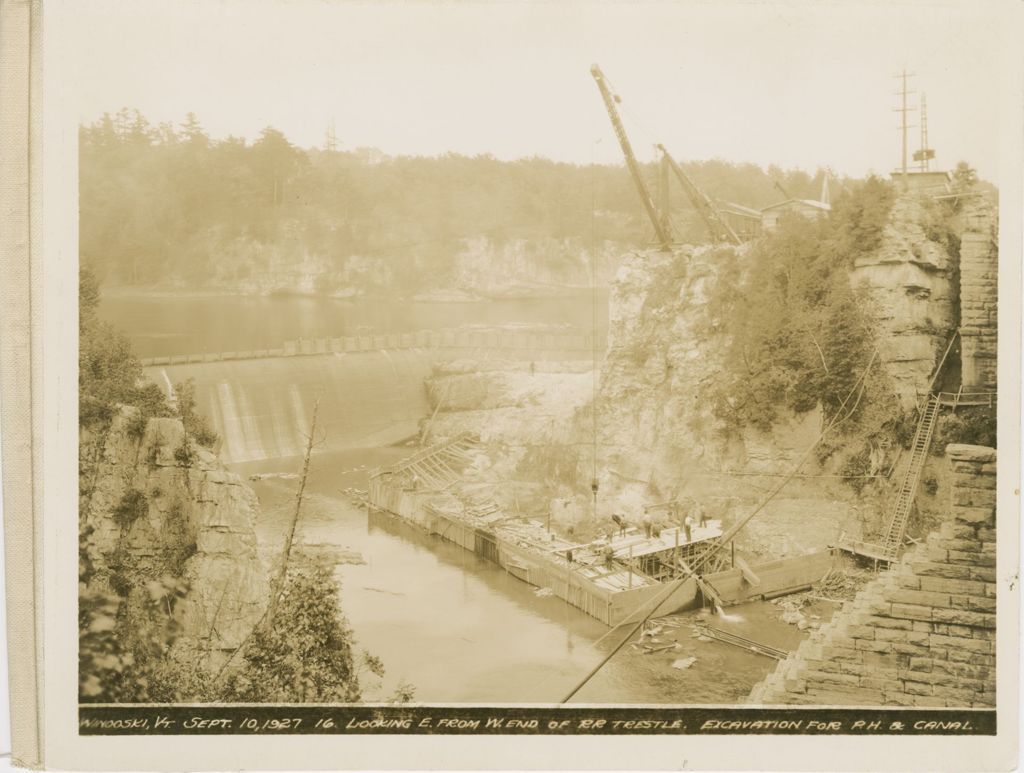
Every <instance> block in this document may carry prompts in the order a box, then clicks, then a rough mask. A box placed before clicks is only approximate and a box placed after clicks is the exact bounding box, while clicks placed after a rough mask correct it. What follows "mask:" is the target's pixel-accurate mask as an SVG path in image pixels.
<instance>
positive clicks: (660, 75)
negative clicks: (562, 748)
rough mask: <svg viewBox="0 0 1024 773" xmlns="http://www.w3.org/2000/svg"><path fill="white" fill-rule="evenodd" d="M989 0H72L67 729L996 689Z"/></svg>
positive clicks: (667, 709) (923, 723)
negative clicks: (72, 656) (72, 661)
mask: <svg viewBox="0 0 1024 773" xmlns="http://www.w3.org/2000/svg"><path fill="white" fill-rule="evenodd" d="M999 5H1002V4H992V5H991V6H986V5H981V6H972V5H971V4H968V3H945V4H942V5H941V9H940V10H939V12H931V11H930V10H927V9H925V8H924V7H923V6H919V5H917V4H894V5H891V6H883V5H877V4H868V3H852V2H851V3H836V4H829V5H827V6H820V5H809V4H786V5H781V4H721V5H708V4H702V3H691V2H678V3H642V4H637V5H633V4H619V3H607V4H604V3H601V4H582V3H575V2H566V3H547V4H541V3H529V2H510V3H487V2H481V3H454V2H438V3H379V4H365V3H357V2H309V3H284V2H269V1H268V2H256V3H248V4H244V5H242V4H232V3H217V4H200V3H194V2H168V3H161V4H155V3H142V4H139V5H137V6H133V7H129V6H127V5H125V4H113V3H104V2H96V3H83V4H80V5H79V7H77V8H75V9H74V10H73V11H71V10H69V9H68V8H67V4H65V3H57V4H55V5H54V6H53V7H55V8H59V9H60V10H61V14H62V15H64V16H65V17H66V18H65V19H64V21H62V22H61V27H60V30H61V31H60V34H59V35H57V36H56V37H55V39H56V42H55V43H54V45H59V46H60V47H61V53H60V57H61V59H62V60H63V61H65V62H72V63H74V73H75V74H74V76H73V78H72V77H70V76H69V83H70V84H71V85H69V86H68V87H67V88H66V89H65V91H64V92H63V93H64V94H65V96H64V97H62V100H63V107H64V108H65V111H66V112H67V113H68V114H70V115H71V116H72V117H73V121H74V124H75V125H74V126H68V127H67V128H66V129H65V130H64V131H65V134H66V136H65V137H64V138H63V140H62V141H63V142H65V143H68V144H69V145H70V146H71V147H73V150H72V151H70V152H71V153H73V158H75V159H76V163H77V170H76V171H75V172H74V175H73V176H74V179H73V181H72V183H71V184H72V185H74V186H75V194H74V196H75V200H76V204H75V217H76V218H77V225H76V228H77V248H76V249H77V255H65V256H64V258H63V259H62V260H63V261H64V263H63V266H64V269H65V270H66V272H68V273H67V276H69V277H70V276H73V274H74V273H75V272H76V273H77V281H78V289H77V297H78V307H77V320H78V324H77V397H78V399H77V448H78V451H77V465H78V467H77V473H78V497H77V506H78V511H77V512H78V516H77V523H78V585H77V587H78V593H77V620H78V637H77V674H78V680H77V688H76V687H75V686H74V685H73V684H71V683H68V684H65V685H64V686H63V688H62V689H63V690H65V691H71V690H77V692H76V693H75V694H74V696H71V695H70V693H69V697H68V699H69V700H73V701H74V702H76V703H77V704H78V712H79V727H78V732H79V733H80V734H83V735H147V734H191V733H199V734H243V733H250V734H263V733H277V734H280V735H287V734H295V733H300V734H301V733H338V732H347V733H394V734H407V733H478V734H480V733H527V734H545V733H554V734H558V733H597V734H602V733H613V734H630V733H652V734H679V733H712V734H715V733H750V732H768V733H773V732H782V733H794V734H800V733H809V732H814V731H818V732H823V733H839V734H854V735H856V734H857V733H858V732H859V733H862V734H871V733H880V734H886V733H901V732H905V733H912V734H917V735H942V734H953V735H957V734H959V735H978V734H981V735H992V734H995V733H996V712H995V708H996V703H997V696H998V695H999V690H1002V689H1003V685H1002V684H1001V683H1000V684H999V690H997V676H996V675H997V664H999V661H998V660H997V651H996V637H997V632H999V630H1000V627H999V626H1001V625H1003V624H1004V623H1003V622H1000V623H999V625H997V614H996V609H997V600H998V599H999V596H998V595H997V588H999V593H1000V594H1001V593H1003V592H1004V591H1003V588H1005V587H1006V586H1005V585H1000V584H999V582H1000V577H1008V576H1009V575H1011V574H1013V573H1014V572H1015V571H1016V558H1015V556H1014V557H1013V565H1012V566H1010V565H1006V564H1002V565H1000V566H998V569H999V571H998V573H997V531H999V532H1000V538H1001V539H1003V538H1004V534H1003V532H1002V531H1001V529H997V518H996V511H997V506H996V505H997V487H1002V486H1004V485H1009V486H1010V488H1011V489H1012V487H1013V485H1015V484H1014V481H1015V480H1017V475H1018V472H1019V471H1016V472H1015V471H1012V470H1011V477H1012V479H1007V480H1006V481H1005V482H1004V481H1003V480H1002V478H1001V475H1000V476H997V474H996V471H997V460H998V459H999V458H1000V457H999V454H1000V451H999V450H997V445H998V443H997V436H998V437H999V438H1001V439H1003V440H1004V441H1006V442H1009V443H1010V444H1011V445H1012V446H1014V449H1013V451H1012V454H1013V455H1012V456H1011V457H1010V458H1011V460H1012V459H1016V456H1015V454H1016V453H1017V450H1016V446H1017V445H1018V444H1019V437H1018V434H1017V433H1018V428H1017V427H1016V426H1015V425H1014V426H1010V425H1006V426H1004V425H1003V424H1002V423H1000V422H998V421H997V417H998V414H999V410H1000V407H1001V402H1002V401H1003V400H1006V401H1008V403H1009V405H1008V406H1004V407H1012V409H1013V410H1014V411H1015V410H1016V406H1017V404H1018V402H1019V393H1017V391H1016V384H1017V378H1018V377H1019V370H1018V371H1017V372H1016V373H1014V372H1010V371H1009V370H1008V369H1004V368H1003V367H1002V366H1003V365H1004V364H1005V363H1002V361H1001V359H1000V357H999V341H1000V335H1002V333H1001V331H1000V330H999V312H1000V301H999V295H1000V289H1003V290H1004V292H1005V291H1007V290H1008V291H1009V292H1010V293H1011V295H1010V296H1009V303H1010V304H1011V305H1016V304H1018V303H1019V301H1018V299H1017V298H1016V293H1017V292H1018V290H1019V288H1017V287H1016V286H1013V287H1009V288H1001V287H1000V281H999V279H1000V197H1001V193H1003V187H1002V181H1003V180H1005V179H1006V176H1007V175H1011V176H1012V175H1014V174H1015V171H1014V166H1013V162H1011V161H1008V160H1007V159H1006V158H1005V157H1003V156H1001V148H1002V147H1003V145H1002V144H1001V135H1000V130H999V122H1000V120H1001V119H1002V116H1003V115H1004V113H1003V110H1002V107H1001V102H1000V100H1001V98H1002V94H1003V92H1002V91H1001V87H1000V73H1001V71H1002V68H1003V67H1004V66H1005V60H1004V58H1003V51H1002V49H1001V48H1000V46H998V45H989V44H988V43H987V42H986V41H988V40H991V39H993V38H999V35H1000V34H1001V33H1000V32H999V24H1000V14H999V13H997V10H998V9H997V6H999ZM69 20H70V21H69ZM72 22H73V23H72ZM76 131H77V137H75V132H76ZM1017 171H1019V169H1018V170H1017ZM1018 182H1019V181H1018ZM1004 195H1005V194H1004ZM1004 217H1005V215H1004ZM1015 227H1016V226H1015ZM1017 246H1018V247H1019V245H1017ZM1007 257H1008V258H1009V259H1010V260H1011V261H1014V262H1019V258H1020V256H1019V254H1011V255H1009V256H1006V255H1004V260H1005V259H1006V258H1007ZM75 266H77V268H73V267H75ZM66 281H67V280H66ZM68 313H70V312H68ZM1014 313H1015V314H1017V313H1019V312H1014ZM70 318H71V319H73V318H74V316H73V314H72V316H71V317H70ZM75 332H76V331H75V329H74V328H69V329H66V330H64V331H63V334H64V336H65V338H66V340H65V341H64V342H63V344H62V345H63V346H66V347H68V351H71V352H73V351H74V350H75V349H74V346H75V344H74V342H73V341H72V338H73V336H74V335H75ZM1010 332H1011V334H1012V336H1011V340H1013V341H1017V340H1018V339H1017V335H1018V334H1019V330H1011V331H1010ZM1011 356H1012V357H1013V358H1016V357H1017V356H1018V355H1017V353H1015V352H1014V353H1012V355H1011ZM1016 363H1017V360H1016V359H1014V360H1013V362H1012V363H1010V364H1011V365H1014V366H1015V367H1016ZM1004 373H1009V376H1005V375H1003V374H1004ZM1006 377H1008V378H1009V379H1010V382H1009V384H1004V383H1003V378H1006ZM1006 386H1010V391H1007V390H1006V388H1005V387H1006ZM69 415H70V414H68V416H69ZM1007 432H1008V433H1009V434H1006V433H1007ZM1002 469H1003V468H1002V467H1000V470H1002ZM1013 504H1014V507H1016V506H1017V503H1013ZM1000 514H1001V515H1004V518H1003V519H1001V522H1002V523H1006V524H1007V527H1006V528H1007V529H1012V530H1011V531H1008V532H1006V533H1007V534H1008V535H1009V536H1008V539H1009V540H1010V541H1011V542H1012V543H1014V544H1015V542H1016V539H1017V531H1016V529H1017V522H1016V519H1017V513H1016V512H1014V511H1012V510H1011V511H1009V512H1006V513H1003V512H1002V510H1000ZM1009 520H1012V521H1013V524H1012V527H1011V526H1010V525H1009ZM65 521H66V522H68V523H70V521H69V520H68V519H67V518H65ZM1014 598H1016V596H1014ZM1000 620H1002V618H1000ZM1009 624H1010V625H1011V626H1015V625H1016V618H1013V619H1012V620H1011V621H1010V622H1009ZM1013 636H1014V637H1015V636H1016V633H1013ZM1015 641H1016V640H1015V639H1014V640H1013V641H1012V642H1011V643H1012V645H1013V646H1012V648H1011V649H1010V650H1006V651H1004V650H1002V649H1000V651H999V652H998V658H1000V659H1002V658H1008V659H1011V660H1013V661H1016V659H1017V657H1018V655H1017V650H1016V644H1015ZM1007 689H1010V690H1011V692H1010V693H1008V695H1010V696H1013V698H1012V699H1013V701H1014V702H1015V701H1016V695H1017V692H1016V689H1017V688H1016V685H1015V684H1014V685H1012V686H1009V687H1008V688H1007ZM281 706H287V707H290V708H289V709H288V710H286V711H285V710H276V709H275V707H281ZM438 706H444V707H447V708H448V709H449V711H448V713H445V712H443V711H439V710H437V709H436V708H435V709H433V710H427V709H429V708H430V707H438ZM153 707H163V709H161V710H160V711H155V710H154V708H153ZM331 707H334V708H333V709H332V708H331ZM493 707H504V710H503V711H500V712H499V711H494V710H492V709H493ZM531 707H532V708H531ZM534 709H535V710H534ZM781 709H785V711H782V710H781ZM794 709H799V710H800V711H798V712H797V713H794V712H793V711H792V710H794ZM805 710H806V711H805ZM895 710H901V711H902V710H905V711H907V712H910V713H909V714H908V717H909V718H908V719H907V720H906V721H905V722H901V721H893V720H899V719H900V717H899V716H897V715H896V714H893V713H892V712H893V711H895ZM560 712H566V713H564V714H561V713H560ZM569 712H575V713H569ZM694 712H697V713H694ZM700 712H703V713H700ZM562 716H565V717H566V718H567V719H565V720H564V722H565V723H566V724H564V725H561V726H560V725H559V722H560V721H563V720H560V719H559V718H560V717H562ZM570 717H571V724H570V720H569V719H568V718H570Z"/></svg>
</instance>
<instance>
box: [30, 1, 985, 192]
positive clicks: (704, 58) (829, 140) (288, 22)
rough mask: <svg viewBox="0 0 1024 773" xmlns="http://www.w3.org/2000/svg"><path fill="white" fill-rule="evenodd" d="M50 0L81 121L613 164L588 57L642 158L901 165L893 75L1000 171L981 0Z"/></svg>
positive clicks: (943, 153)
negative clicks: (130, 110) (658, 150)
mask: <svg viewBox="0 0 1024 773" xmlns="http://www.w3.org/2000/svg"><path fill="white" fill-rule="evenodd" d="M86 6H87V7H86ZM985 9H988V10H985ZM47 11H48V13H53V14H57V15H58V16H59V17H60V18H61V19H64V20H65V21H66V22H67V26H66V27H65V28H64V29H63V33H64V34H66V35H67V38H66V39H63V37H62V38H61V45H62V48H63V50H64V51H66V56H65V58H64V60H63V61H64V62H66V63H67V65H68V67H69V68H73V69H74V71H75V75H74V78H75V85H74V89H73V90H72V92H73V94H74V96H73V99H74V100H75V101H76V102H77V104H76V105H75V107H76V109H77V113H78V115H79V117H80V118H81V119H82V120H93V119H94V118H96V117H97V116H99V115H100V114H101V113H102V112H104V111H110V112H114V111H116V110H117V109H119V108H120V107H122V106H130V107H137V108H139V109H140V110H141V111H142V112H143V113H144V114H145V115H146V116H147V117H148V118H149V119H150V120H152V121H154V122H159V121H175V122H179V121H181V119H182V118H183V116H184V115H185V113H186V112H188V111H193V112H195V113H196V114H198V116H199V118H200V120H201V122H202V124H203V125H204V126H205V127H206V129H207V130H208V131H209V133H210V134H212V135H213V136H215V137H222V136H225V135H227V134H235V135H241V136H245V137H247V138H250V139H251V138H253V137H255V136H256V135H257V133H258V132H259V130H260V129H261V128H262V127H264V126H267V125H273V126H275V127H277V128H279V129H281V130H282V131H284V132H285V133H286V134H287V135H288V137H289V138H291V139H292V140H293V141H294V142H296V143H297V144H299V145H302V146H305V147H308V146H312V145H321V144H322V143H323V140H324V134H325V130H326V128H327V125H328V123H329V121H330V120H331V119H332V118H333V119H334V122H335V126H336V133H337V137H338V140H339V142H340V147H341V148H342V149H352V148H355V147H359V146H375V147H378V148H380V149H382V150H384V151H385V152H387V153H391V154H437V153H444V152H447V151H456V152H460V153H467V154H477V153H491V154H493V155H495V156H498V157H500V158H516V157H522V156H530V155H535V154H537V155H543V156H548V157H550V158H555V159H559V160H567V161H576V162H588V161H591V160H598V161H611V162H618V161H619V160H620V159H621V155H620V153H619V149H618V146H617V144H616V142H615V140H614V136H613V135H612V133H611V127H610V125H609V123H608V119H607V117H606V115H605V113H604V108H603V106H602V103H601V101H600V98H599V95H598V91H597V88H596V86H595V85H594V82H593V80H592V79H591V77H590V72H589V68H590V65H591V63H593V62H598V63H600V65H601V67H602V69H603V70H604V72H605V73H606V75H607V76H608V79H609V80H610V81H611V83H612V84H613V85H614V86H615V88H616V90H617V91H618V93H619V94H620V95H621V97H622V110H623V116H624V120H625V122H626V125H627V129H628V131H629V132H630V135H631V138H632V139H633V142H634V145H635V147H636V149H637V152H638V155H639V156H641V158H652V157H653V150H652V148H651V144H652V143H653V142H655V141H662V142H664V143H665V144H666V145H667V146H668V147H669V149H670V150H671V151H673V152H674V154H675V155H676V157H677V158H679V159H687V160H689V159H703V158H712V157H720V158H724V159H728V160H733V161H752V162H754V163H758V164H763V165H766V164H769V163H777V164H780V165H783V166H800V167H804V168H814V167H817V166H819V165H830V166H832V167H833V168H834V169H836V170H837V171H838V172H840V173H847V174H852V175H862V174H864V173H866V172H868V171H869V170H874V171H878V172H888V171H889V170H890V169H892V168H895V166H896V165H897V164H898V162H899V154H900V138H899V132H898V131H897V128H896V127H897V125H898V116H897V114H896V113H894V112H892V108H893V107H894V106H895V105H896V104H897V97H896V96H895V95H894V93H893V92H895V91H896V89H897V86H898V81H897V80H896V79H894V78H893V77H892V76H893V74H894V73H896V72H897V71H898V70H899V69H900V68H902V67H904V66H906V67H907V68H908V69H909V70H912V71H913V72H915V73H916V74H917V75H916V77H915V78H913V79H912V80H911V86H912V88H914V89H916V90H917V91H918V92H919V93H920V91H922V90H923V91H925V92H926V93H927V98H928V124H929V132H930V139H931V142H930V145H931V146H932V147H933V148H935V149H936V151H937V154H938V157H937V164H938V166H940V167H941V168H947V167H949V168H951V167H952V166H953V165H954V164H955V163H956V162H957V161H958V160H960V159H967V160H969V161H970V162H971V163H972V164H973V165H974V166H976V167H977V168H978V169H979V170H980V171H981V173H982V175H983V176H985V177H988V178H992V177H994V176H995V174H996V170H997V168H998V145H999V143H998V136H997V129H996V127H997V125H998V121H999V104H998V99H997V94H998V93H999V73H1000V66H1001V64H1002V62H1001V56H1002V54H1001V51H1000V43H1001V41H1002V40H1003V37H1002V35H1003V34H1004V30H1002V29H1001V27H1000V24H999V21H998V20H997V18H996V16H995V15H994V14H993V13H992V7H991V6H985V5H980V4H978V3H975V2H960V3H955V4H949V3H928V2H917V3H914V4H894V3H857V4H851V3H845V2H838V3H837V2H817V3H815V4H813V5H808V4H805V3H773V4H766V3H756V4H755V3H735V4H723V3H703V2H679V3H669V2H663V3H643V4H636V3H634V4H630V5H625V4H617V3H597V2H592V3H588V4H586V5H584V4H580V3H574V2H564V3H557V2H551V3H545V4H540V3H514V2H504V3H483V2H461V3H458V4H455V3H388V4H384V3H374V4H362V3H342V2H336V3H326V2H325V3H314V2H294V1H293V2H259V1H258V0H248V2H246V3H244V5H243V4H237V3H227V2H210V0H206V1H205V2H202V3H193V2H173V1H172V0H161V2H159V3H153V4H150V3H140V2H138V0H133V2H131V3H127V2H126V3H118V4H106V3H97V2H91V3H84V2H82V0H73V2H67V3H66V4H63V5H57V4H53V5H51V4H49V3H48V4H47ZM55 24H56V21H54V25H55ZM49 29H50V28H48V32H49ZM919 93H918V94H916V95H913V96H912V103H913V104H917V101H918V96H919ZM911 123H913V124H918V123H919V121H918V118H917V117H916V115H915V116H913V117H912V119H911ZM918 131H919V130H918V129H916V128H915V129H912V130H911V142H910V147H911V150H913V149H916V148H917V147H918V144H919V142H918Z"/></svg>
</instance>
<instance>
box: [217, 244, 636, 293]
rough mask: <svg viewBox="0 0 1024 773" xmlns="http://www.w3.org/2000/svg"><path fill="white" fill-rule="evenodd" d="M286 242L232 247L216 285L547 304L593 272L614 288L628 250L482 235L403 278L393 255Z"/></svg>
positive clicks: (428, 258)
mask: <svg viewBox="0 0 1024 773" xmlns="http://www.w3.org/2000/svg"><path fill="white" fill-rule="evenodd" d="M286 237H287V238H284V239H283V240H281V241H279V242H273V243H263V242H259V241H255V240H250V239H243V238H238V239H235V240H233V241H231V242H229V243H228V244H227V245H226V246H225V248H224V249H223V250H222V252H221V254H220V255H219V256H218V260H217V263H216V267H215V275H214V277H213V279H212V280H211V281H210V282H209V286H210V287H211V289H219V290H223V291H228V292H235V293H243V294H253V295H268V294H271V293H294V294H300V295H324V296H329V297H334V298H351V297H356V296H362V295H374V294H379V293H382V292H388V293H395V292H401V293H405V294H410V295H412V294H416V295H417V296H419V297H422V298H424V299H427V300H430V299H432V298H433V297H435V296H438V294H439V293H448V294H451V293H459V294H461V297H464V298H468V299H473V298H502V297H504V298H530V297H544V296H551V295H558V294H559V293H563V292H566V291H567V290H569V291H571V290H575V289H579V288H587V287H590V285H591V282H592V273H593V275H594V276H595V277H596V280H597V283H598V284H599V285H602V286H604V285H607V283H608V281H609V278H610V277H611V275H612V273H614V270H615V265H616V262H617V259H618V256H619V254H620V253H621V245H618V244H615V243H612V242H604V243H602V244H600V245H599V246H598V247H597V249H596V250H591V249H589V248H588V247H587V246H586V245H585V244H584V243H583V240H581V239H577V238H564V239H555V238H551V237H544V238H536V239H523V238H517V239H504V240H496V239H494V238H491V237H486V236H476V237H468V238H464V239H460V240H456V241H454V242H453V246H452V248H451V249H452V254H451V255H450V256H449V257H448V258H447V259H445V260H443V261H441V260H439V259H438V258H437V256H436V255H433V254H432V253H431V254H425V255H419V254H417V250H416V248H415V246H413V247H409V248H407V252H408V255H407V257H406V263H407V266H408V268H409V270H410V272H409V274H408V275H406V276H397V275H396V274H395V271H394V269H393V266H394V265H395V256H394V255H393V254H390V253H389V254H388V255H386V256H381V255H348V256H337V255H329V254H321V253H314V252H310V251H309V250H308V249H307V248H306V247H304V246H303V245H302V242H301V239H300V237H299V235H297V234H294V235H291V236H288V235H287V234H286ZM432 247H434V248H435V249H436V245H432ZM441 264H444V265H443V266H442V265H441ZM414 274H417V275H422V276H423V277H424V278H425V279H424V281H422V282H419V283H418V284H416V286H411V285H409V284H408V282H407V280H408V279H409V278H410V276H412V275H414ZM438 297H442V296H438ZM443 299H450V297H449V295H444V296H443Z"/></svg>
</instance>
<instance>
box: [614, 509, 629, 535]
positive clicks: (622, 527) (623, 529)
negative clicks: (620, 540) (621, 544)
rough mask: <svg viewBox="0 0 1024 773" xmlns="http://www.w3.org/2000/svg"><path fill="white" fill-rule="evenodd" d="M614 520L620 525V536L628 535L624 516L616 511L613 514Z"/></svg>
mask: <svg viewBox="0 0 1024 773" xmlns="http://www.w3.org/2000/svg"><path fill="white" fill-rule="evenodd" d="M612 520H613V521H615V525H616V526H618V527H619V536H620V537H625V536H626V519H625V518H623V517H622V516H621V515H619V514H618V513H614V514H613V515H612Z"/></svg>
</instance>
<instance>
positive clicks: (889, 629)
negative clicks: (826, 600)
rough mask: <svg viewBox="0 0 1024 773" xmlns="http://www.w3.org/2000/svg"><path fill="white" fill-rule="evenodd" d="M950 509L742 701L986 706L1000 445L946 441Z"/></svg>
mask: <svg viewBox="0 0 1024 773" xmlns="http://www.w3.org/2000/svg"><path fill="white" fill-rule="evenodd" d="M946 456H947V457H948V459H949V462H950V464H951V465H952V469H953V477H954V482H953V487H952V502H951V503H950V508H951V516H950V518H949V520H948V521H946V522H945V523H944V524H942V526H941V528H940V529H939V531H938V532H934V533H932V534H931V535H929V536H928V538H927V539H926V540H925V541H924V542H923V543H922V544H920V545H917V546H915V547H914V548H913V549H911V550H910V551H908V552H907V553H906V554H905V555H904V556H903V558H902V560H901V561H900V562H899V563H897V564H894V565H893V566H892V567H890V568H889V569H888V570H886V571H885V572H883V573H882V574H881V575H880V576H879V577H878V579H876V580H874V581H872V582H871V583H869V584H868V585H867V586H865V587H864V588H863V589H862V590H861V592H860V593H858V594H857V596H856V597H855V598H854V599H853V600H852V601H850V602H847V603H846V604H844V605H843V608H842V609H841V610H840V611H839V612H837V613H836V616H835V617H834V618H833V620H832V621H831V622H830V623H829V624H828V625H826V626H822V628H820V629H819V630H817V631H815V632H813V633H812V634H811V636H810V637H809V638H808V639H807V640H806V641H804V642H803V643H802V644H801V645H800V647H799V648H798V649H797V650H796V651H795V652H794V653H792V654H791V655H790V656H789V657H788V658H787V659H786V660H784V661H782V662H781V663H779V665H778V667H777V668H776V669H775V671H773V672H772V673H771V674H769V675H768V676H767V677H766V678H765V679H764V680H763V681H762V682H760V683H758V684H757V685H755V686H754V689H753V690H752V691H751V694H750V696H749V698H748V703H754V704H765V705H771V704H794V703H795V704H818V705H822V704H832V705H835V704H839V705H897V706H957V707H965V706H970V707H982V706H984V707H988V706H994V705H995V684H996V673H995V664H996V653H995V627H996V615H995V609H996V584H995V579H996V569H995V564H996V520H995V502H996V490H995V487H996V452H995V450H994V449H991V448H984V447H981V446H967V445H950V446H948V447H947V448H946Z"/></svg>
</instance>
